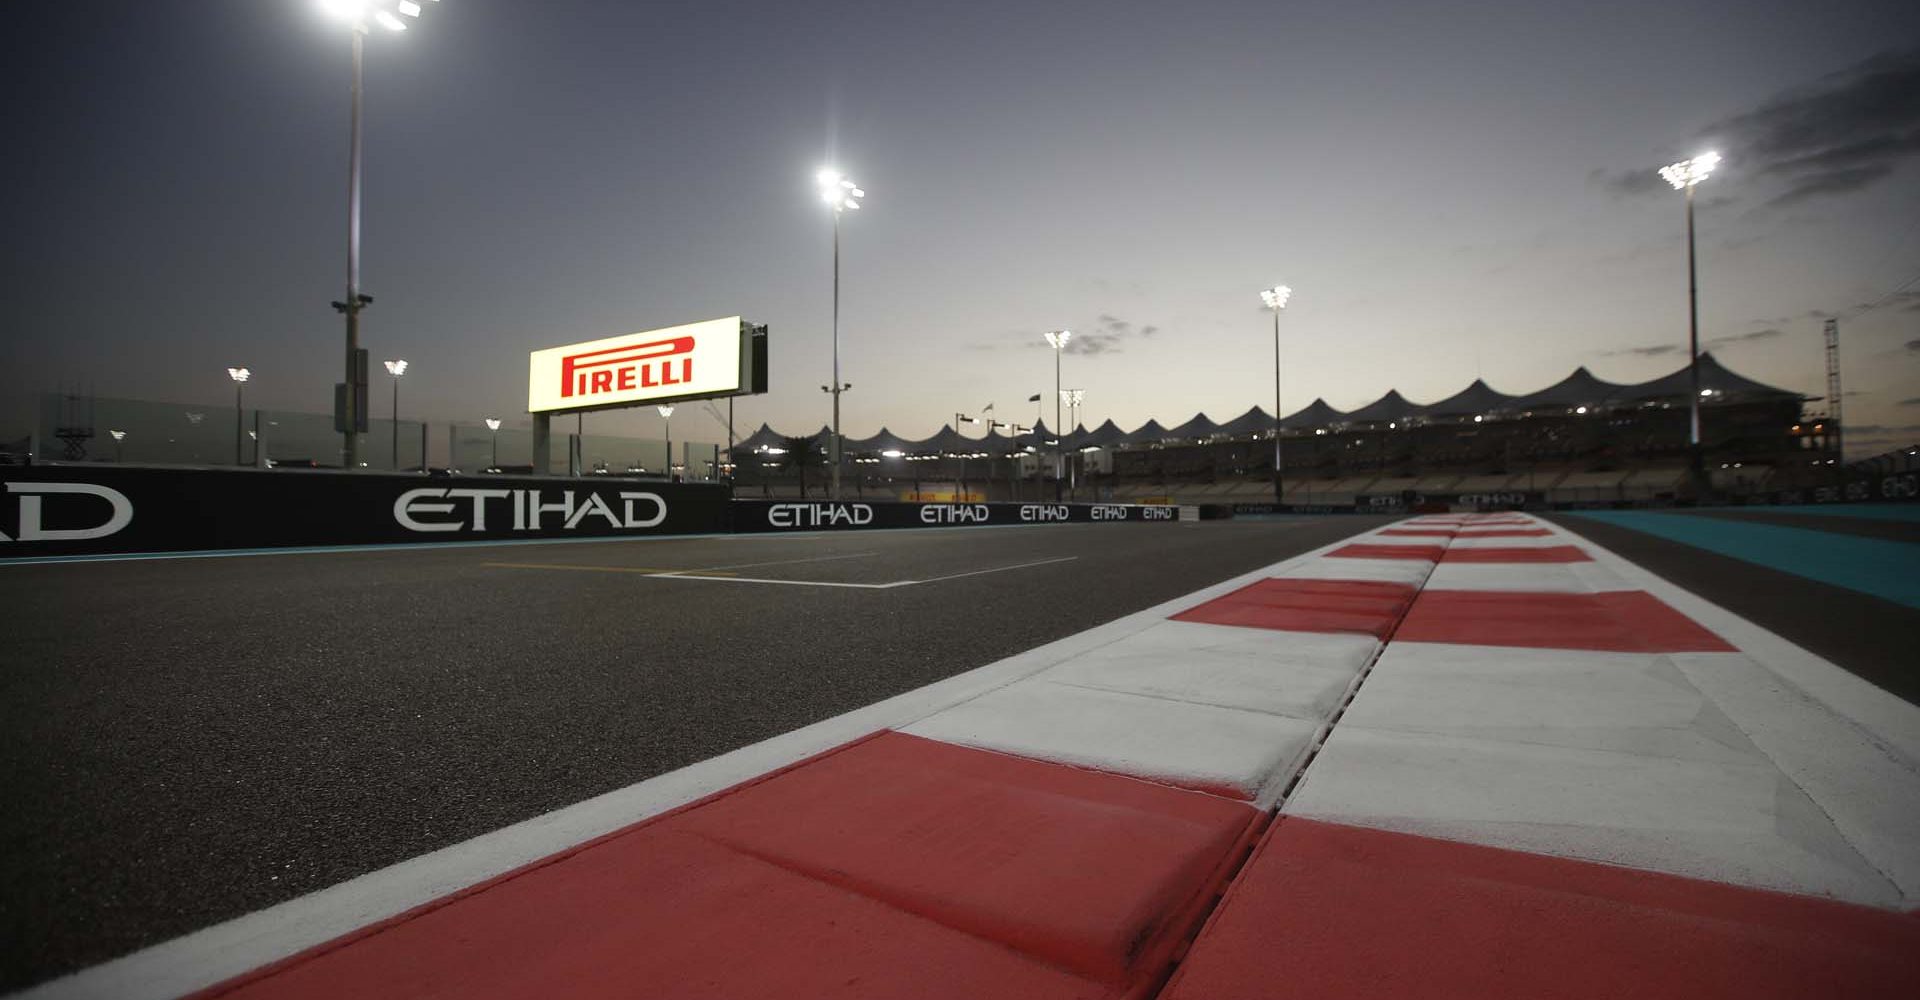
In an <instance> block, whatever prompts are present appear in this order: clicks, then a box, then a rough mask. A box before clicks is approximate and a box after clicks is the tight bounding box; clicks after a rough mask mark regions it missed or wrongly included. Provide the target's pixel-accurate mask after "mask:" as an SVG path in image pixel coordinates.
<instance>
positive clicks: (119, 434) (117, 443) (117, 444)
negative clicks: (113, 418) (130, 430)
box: [107, 431, 127, 462]
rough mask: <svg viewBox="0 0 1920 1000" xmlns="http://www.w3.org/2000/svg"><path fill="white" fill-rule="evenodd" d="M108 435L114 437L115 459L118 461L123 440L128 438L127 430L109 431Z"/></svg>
mask: <svg viewBox="0 0 1920 1000" xmlns="http://www.w3.org/2000/svg"><path fill="white" fill-rule="evenodd" d="M107 436H109V437H111V438H113V460H114V461H116V462H118V461H120V457H121V442H122V441H125V440H126V439H127V432H126V431H108V432H107Z"/></svg>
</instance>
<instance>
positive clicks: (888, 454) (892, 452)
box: [880, 448, 906, 458]
mask: <svg viewBox="0 0 1920 1000" xmlns="http://www.w3.org/2000/svg"><path fill="white" fill-rule="evenodd" d="M905 454H906V452H904V451H901V450H900V449H898V448H888V449H887V450H886V451H883V452H881V453H880V457H881V458H899V457H900V456H902V455H905Z"/></svg>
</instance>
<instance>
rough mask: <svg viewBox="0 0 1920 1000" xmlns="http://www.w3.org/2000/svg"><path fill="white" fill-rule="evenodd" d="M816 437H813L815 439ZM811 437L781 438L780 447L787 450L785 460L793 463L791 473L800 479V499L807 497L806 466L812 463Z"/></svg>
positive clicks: (812, 441)
mask: <svg viewBox="0 0 1920 1000" xmlns="http://www.w3.org/2000/svg"><path fill="white" fill-rule="evenodd" d="M817 436H818V435H816V436H815V437H817ZM814 440H815V439H814V438H813V437H783V438H781V439H780V445H781V447H783V448H785V449H787V460H788V461H789V462H792V463H793V472H794V474H795V475H797V476H799V477H800V498H801V499H803V500H804V499H806V496H807V466H808V465H810V464H812V462H813V449H814Z"/></svg>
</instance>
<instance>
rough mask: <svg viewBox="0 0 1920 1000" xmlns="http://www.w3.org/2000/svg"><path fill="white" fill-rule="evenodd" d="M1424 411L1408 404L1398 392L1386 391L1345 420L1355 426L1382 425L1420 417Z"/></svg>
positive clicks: (1423, 408) (1393, 390) (1412, 404)
mask: <svg viewBox="0 0 1920 1000" xmlns="http://www.w3.org/2000/svg"><path fill="white" fill-rule="evenodd" d="M1425 411H1426V407H1424V406H1421V405H1419V404H1418V403H1411V402H1408V401H1407V397H1405V396H1402V395H1400V390H1398V389H1388V390H1387V394H1386V395H1384V396H1381V397H1380V398H1379V399H1376V400H1374V401H1373V402H1371V403H1368V404H1367V405H1365V406H1362V407H1361V408H1359V409H1357V410H1355V411H1353V412H1352V413H1349V414H1347V420H1348V421H1350V422H1352V423H1356V424H1384V423H1387V422H1389V421H1394V420H1405V419H1407V418H1408V417H1417V416H1421V415H1422V414H1423V413H1424V412H1425Z"/></svg>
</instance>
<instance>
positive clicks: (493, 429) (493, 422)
mask: <svg viewBox="0 0 1920 1000" xmlns="http://www.w3.org/2000/svg"><path fill="white" fill-rule="evenodd" d="M487 433H488V434H489V435H491V436H492V438H493V461H491V462H489V463H487V468H489V469H494V470H498V469H499V468H500V418H499V417H488V418H487ZM420 464H421V465H425V464H427V460H426V456H425V455H422V456H421V457H420ZM447 464H448V465H452V464H453V456H451V455H449V456H447Z"/></svg>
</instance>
